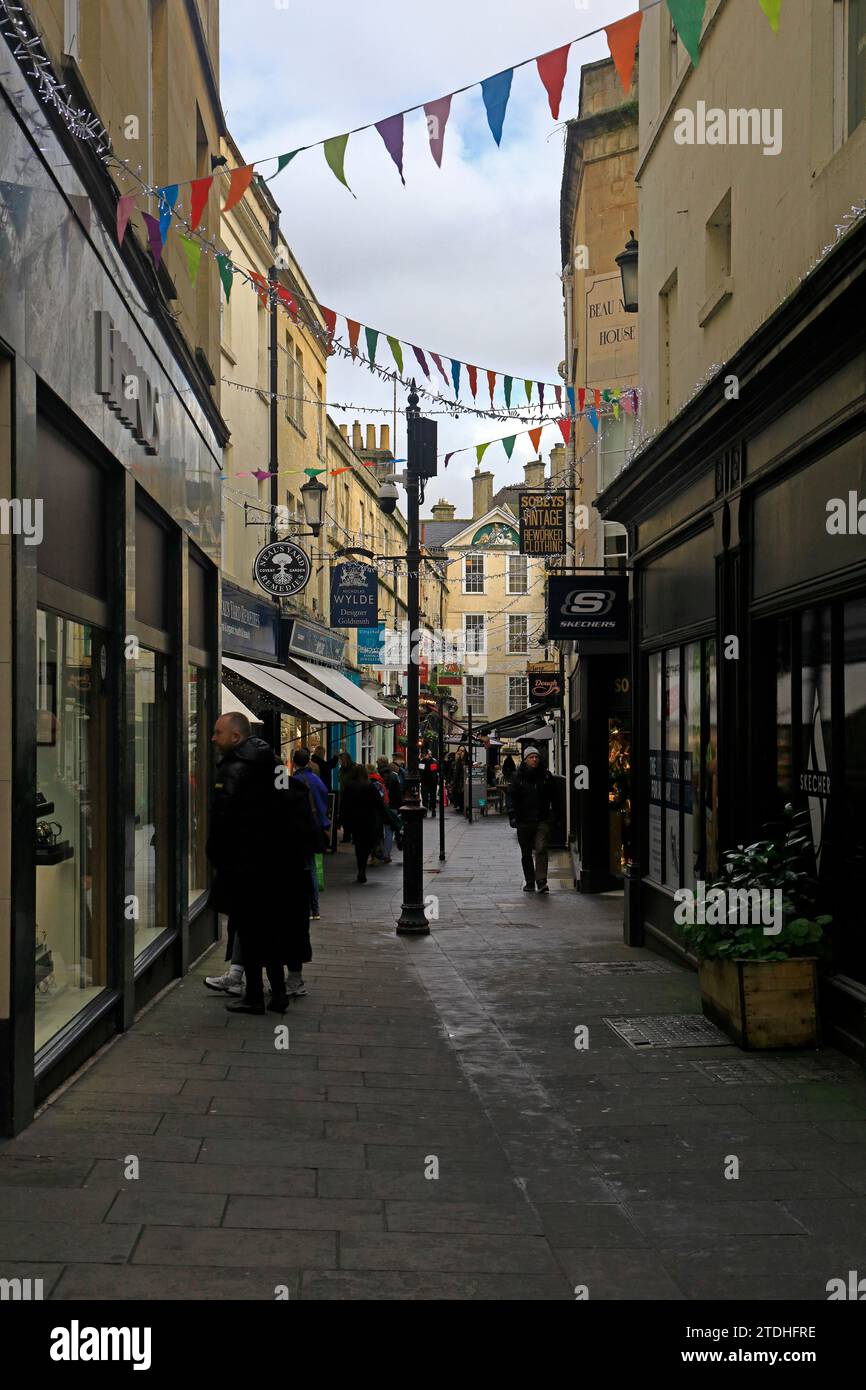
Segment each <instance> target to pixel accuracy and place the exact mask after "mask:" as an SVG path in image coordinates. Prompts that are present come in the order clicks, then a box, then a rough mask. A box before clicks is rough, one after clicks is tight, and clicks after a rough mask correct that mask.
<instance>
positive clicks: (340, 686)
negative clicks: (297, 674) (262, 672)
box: [292, 656, 400, 724]
mask: <svg viewBox="0 0 866 1390" xmlns="http://www.w3.org/2000/svg"><path fill="white" fill-rule="evenodd" d="M292 661H293V662H294V664H295V666H299V667H300V669H301V670H302V671H304V672H306V674H307V675H308V676H312V678H313V680H317V681H320V682H321V684H322V685H324V686H327V688H328V690H331V691H333V693H334V694H335V695H338V696H339V697H340V699H341V700H344V701H345V702H346V704H347V705H351V706H352V707H353V708H354V709H356V710H357V711H358V713H359V714H360V716H361V718H362V719H375V720H376V722H377V723H378V724H399V722H400V720H399V717H398V716H397V715H396V714H394V712H393V710H390V709H386V708H385V706H384V705H380V704H379V701H378V700H377V699H375V698H374V696H372V695H368V694H367V692H366V690H362V689H361V687H360V686H359V685H356V684H355V682H354V681H350V680H349V677H348V676H344V675H343V674H342V672H340V671H332V670H331V668H330V667H329V666H317V665H316V663H315V662H314V661H302V660H301V658H300V657H299V656H293V657H292Z"/></svg>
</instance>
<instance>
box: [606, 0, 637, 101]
mask: <svg viewBox="0 0 866 1390" xmlns="http://www.w3.org/2000/svg"><path fill="white" fill-rule="evenodd" d="M642 19H643V10H637V11H636V13H635V14H627V15H626V17H625V19H618V20H617V21H616V23H615V24H607V25H605V30H604V32H605V34H606V35H607V46H608V48H609V49H610V56H611V58H612V59H613V65H614V67H615V68H616V74H617V77H618V78H619V80H620V82H621V83H622V89H623V91H624V92H625V94H626V96H628V94H629V92H630V91H631V79H632V75H633V73H634V60H635V54H636V53H637V41H638V35H639V34H640V26H641V21H642Z"/></svg>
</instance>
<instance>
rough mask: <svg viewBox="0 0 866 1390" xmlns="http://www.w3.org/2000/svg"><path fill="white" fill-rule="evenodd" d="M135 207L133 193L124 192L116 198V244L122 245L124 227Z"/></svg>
mask: <svg viewBox="0 0 866 1390" xmlns="http://www.w3.org/2000/svg"><path fill="white" fill-rule="evenodd" d="M134 207H135V194H134V193H124V194H123V196H122V197H120V198H118V200H117V244H118V246H122V245H123V238H124V237H125V236H126V228H127V224H128V223H129V219H130V217H131V216H132V209H133V208H134Z"/></svg>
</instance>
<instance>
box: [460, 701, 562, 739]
mask: <svg viewBox="0 0 866 1390" xmlns="http://www.w3.org/2000/svg"><path fill="white" fill-rule="evenodd" d="M548 709H549V706H548V705H530V706H529V707H528V709H522V710H518V711H517V712H516V713H515V714H505V715H503V717H502V718H501V719H491V720H490V722H489V723H488V724H479V725H478V727H477V728H476V727H475V725H474V724H473V726H472V737H473V739H474V738H483V737H484V736H485V734H492V733H493V730H494V729H495V730H496V733H497V735H498V736H499V737H500V738H501V736H502V735H503V734H508V735H509V736H510V737H511V738H519V737H520V735H521V733H528V732H529V730H530V729H537V728H538V726H539V724H543V723H544V715H545V712H546V711H547V710H548Z"/></svg>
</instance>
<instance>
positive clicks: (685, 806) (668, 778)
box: [647, 638, 718, 888]
mask: <svg viewBox="0 0 866 1390" xmlns="http://www.w3.org/2000/svg"><path fill="white" fill-rule="evenodd" d="M647 678H648V692H647V694H648V720H649V723H648V744H649V750H648V751H649V759H648V776H649V796H648V802H649V817H648V844H647V873H648V876H649V877H650V878H651V879H653V881H654V882H656V883H665V884H667V885H668V886H669V887H671V888H681V887H683V886H686V887H691V886H693V885H694V883H695V881H696V879H697V878H698V877H701V878H706V877H707V876H708V875H711V874H715V873H717V871H718V849H717V827H718V760H717V739H718V712H717V684H716V682H717V671H716V644H715V641H714V640H713V639H711V638H707V639H705V640H703V641H700V642H694V643H691V644H689V645H688V646H686V647H684V648H682V649H680V648H679V647H675V648H672V649H669V650H668V651H666V652H655V653H653V655H652V656H651V657H650V658H649V660H648V663H647Z"/></svg>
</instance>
